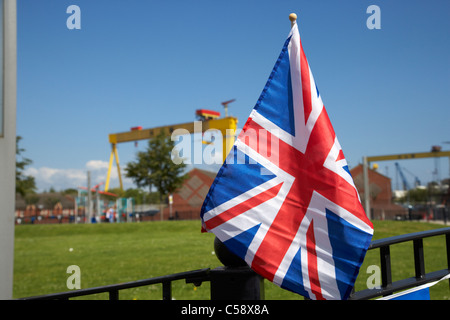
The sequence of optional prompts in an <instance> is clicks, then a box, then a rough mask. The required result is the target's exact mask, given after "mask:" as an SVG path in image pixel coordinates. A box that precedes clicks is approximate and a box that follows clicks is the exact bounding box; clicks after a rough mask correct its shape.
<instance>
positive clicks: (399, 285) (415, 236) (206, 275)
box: [22, 228, 450, 300]
mask: <svg viewBox="0 0 450 320" xmlns="http://www.w3.org/2000/svg"><path fill="white" fill-rule="evenodd" d="M442 235H445V241H446V256H447V269H442V270H438V271H433V272H429V273H426V272H425V260H424V247H423V239H424V238H429V237H434V236H442ZM407 241H412V242H413V248H414V250H413V255H414V267H415V276H414V277H411V278H407V279H403V280H399V281H395V282H392V269H391V254H390V247H391V246H392V245H395V244H398V243H404V242H407ZM374 249H380V265H381V286H380V288H378V289H377V288H373V289H364V290H361V291H357V292H353V293H352V294H351V295H350V300H366V299H371V298H375V297H379V296H386V295H390V294H392V293H394V292H396V291H401V290H405V289H409V288H413V287H416V286H419V285H422V284H426V283H429V282H433V281H437V280H439V279H442V278H443V277H445V276H446V275H448V274H450V228H442V229H435V230H429V231H423V232H417V233H411V234H405V235H400V236H395V237H390V238H385V239H380V240H374V241H372V243H371V244H370V246H369V249H368V250H374ZM244 269H245V268H244ZM244 269H243V268H242V267H238V268H235V269H233V268H228V269H227V268H225V269H223V267H222V269H221V268H220V267H219V268H217V269H213V270H210V269H209V268H206V269H200V270H193V271H187V272H181V273H176V274H171V275H165V276H160V277H156V278H150V279H144V280H138V281H132V282H126V283H121V284H113V285H107V286H102V287H95V288H88V289H79V290H74V291H67V292H62V293H54V294H47V295H41V296H33V297H27V298H22V299H25V300H54V299H64V300H67V299H70V298H74V297H80V296H87V295H92V294H98V293H108V294H109V300H118V299H119V291H120V290H125V289H131V288H136V287H142V286H149V285H155V284H162V298H163V300H171V299H172V282H173V281H176V280H185V281H186V283H193V284H194V285H196V286H199V285H200V284H201V283H202V282H205V281H211V282H215V285H214V287H215V289H214V290H215V292H221V291H222V290H221V288H220V287H218V286H221V285H223V283H227V282H229V281H226V277H227V276H228V275H230V276H231V278H230V279H232V278H236V274H241V275H242V276H243V277H245V279H243V281H244V282H245V281H246V279H250V278H254V277H255V273H254V272H252V271H251V270H250V269H248V270H246V269H245V270H244ZM218 274H219V276H217V275H218ZM224 277H225V278H224ZM216 279H218V280H217V281H216ZM243 281H241V280H239V282H240V283H241V282H243ZM245 283H247V286H248V285H250V286H254V287H255V290H253V292H251V293H248V292H250V291H252V290H249V288H243V286H241V288H239V289H238V290H241V291H242V292H243V293H242V292H229V294H228V296H229V297H234V298H235V299H236V297H244V299H248V298H249V297H250V299H260V297H261V298H262V297H264V292H263V291H264V287H263V285H260V283H259V281H258V279H254V280H253V281H248V282H245ZM212 287H213V286H212ZM250 289H252V288H250ZM211 290H213V289H212V288H211ZM224 290H228V291H230V288H229V286H228V288H226V289H224ZM244 291H245V292H244ZM213 296H214V294H213V292H211V297H212V298H213V299H214V297H213ZM216 296H217V295H216ZM219 296H220V297H221V298H224V295H223V294H220V295H219ZM252 297H253V298H252ZM221 298H220V299H221ZM225 298H226V296H225ZM237 299H239V298H237Z"/></svg>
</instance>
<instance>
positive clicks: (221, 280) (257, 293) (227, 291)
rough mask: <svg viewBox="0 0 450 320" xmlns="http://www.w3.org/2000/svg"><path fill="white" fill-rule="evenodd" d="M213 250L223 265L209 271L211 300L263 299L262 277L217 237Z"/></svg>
mask: <svg viewBox="0 0 450 320" xmlns="http://www.w3.org/2000/svg"><path fill="white" fill-rule="evenodd" d="M214 251H215V253H216V255H217V258H218V259H219V260H220V262H222V263H223V264H224V265H225V266H223V267H218V268H215V269H213V270H211V271H210V278H211V280H210V281H211V300H261V299H264V279H263V277H261V276H260V275H259V274H257V273H255V272H254V271H253V270H252V269H250V268H249V267H248V266H247V264H246V263H245V261H243V260H242V259H241V258H239V257H238V256H236V255H235V254H233V253H232V252H230V251H229V250H228V249H227V247H226V246H225V245H224V244H223V243H222V242H221V241H220V240H219V239H218V238H215V240H214Z"/></svg>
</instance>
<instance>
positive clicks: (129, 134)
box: [105, 100, 238, 192]
mask: <svg viewBox="0 0 450 320" xmlns="http://www.w3.org/2000/svg"><path fill="white" fill-rule="evenodd" d="M233 101H234V100H229V101H226V102H223V103H222V105H223V106H224V107H225V111H226V113H227V109H228V104H229V103H231V102H233ZM196 116H197V119H199V120H198V121H196V122H187V123H181V124H174V125H168V126H161V127H154V128H150V129H142V127H133V128H131V130H130V131H126V132H120V133H112V134H110V135H109V142H110V143H111V155H110V157H109V166H108V174H107V176H106V183H105V192H107V191H108V189H109V182H110V178H111V169H112V165H113V160H114V159H116V165H117V173H118V177H119V183H120V189H123V183H122V176H121V173H120V164H119V155H118V152H117V144H118V143H124V142H135V143H136V142H137V141H139V140H148V139H152V138H154V137H156V136H157V135H158V134H160V133H161V132H162V131H164V132H165V133H167V134H171V135H172V134H176V131H175V130H176V129H185V130H187V131H188V132H189V133H190V134H193V133H200V132H201V133H204V132H205V131H207V130H219V131H220V132H221V134H222V137H223V138H222V139H223V144H222V146H223V147H222V155H223V160H224V161H225V158H226V156H227V154H228V152H229V151H230V149H231V147H232V146H233V144H234V139H235V135H236V129H237V122H238V120H237V118H235V117H228V116H225V117H224V118H219V117H220V113H219V112H217V111H213V110H206V109H199V110H197V111H196ZM199 121H200V122H201V126H200V125H198V122H199Z"/></svg>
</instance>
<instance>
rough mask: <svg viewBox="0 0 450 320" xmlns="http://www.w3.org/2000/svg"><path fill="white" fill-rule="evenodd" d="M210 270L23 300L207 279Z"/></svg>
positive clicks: (72, 295) (63, 297)
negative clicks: (182, 280) (201, 278)
mask: <svg viewBox="0 0 450 320" xmlns="http://www.w3.org/2000/svg"><path fill="white" fill-rule="evenodd" d="M209 270H210V269H209V268H205V269H199V270H192V271H185V272H180V273H174V274H170V275H165V276H160V277H155V278H149V279H143V280H137V281H130V282H124V283H119V284H111V285H106V286H101V287H93V288H87V289H79V290H72V291H66V292H60V293H54V294H46V295H40V296H33V297H27V298H22V299H26V300H42V299H45V300H53V299H68V298H73V297H79V296H87V295H91V294H97V293H104V292H110V291H117V290H123V289H129V288H134V287H141V286H147V285H152V284H157V283H163V282H170V281H176V280H181V279H192V278H198V277H205V276H207V275H208V273H209ZM19 300H21V299H19Z"/></svg>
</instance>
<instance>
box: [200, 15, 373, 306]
mask: <svg viewBox="0 0 450 320" xmlns="http://www.w3.org/2000/svg"><path fill="white" fill-rule="evenodd" d="M201 218H202V229H203V231H208V232H213V233H214V234H215V235H216V236H217V237H218V238H219V239H220V240H221V241H222V242H223V243H224V244H225V245H226V246H227V248H228V249H229V250H230V251H232V252H233V253H235V254H236V255H237V256H239V257H241V258H242V259H244V260H245V261H246V263H247V264H248V265H249V266H250V267H251V268H252V269H253V270H255V271H256V272H257V273H259V274H260V275H262V276H263V277H265V278H267V279H268V280H270V281H272V282H274V283H275V284H277V285H279V286H280V287H282V288H285V289H288V290H290V291H293V292H296V293H299V294H301V295H303V296H306V297H308V298H310V299H347V298H348V296H349V295H350V292H351V290H352V288H353V286H354V282H355V279H356V277H357V275H358V272H359V268H360V266H361V264H362V262H363V259H364V256H365V254H366V251H367V248H368V246H369V244H370V241H371V239H372V234H373V226H372V223H371V222H370V221H369V219H368V218H367V216H366V214H365V212H364V210H363V207H362V205H361V202H360V199H359V196H358V192H357V190H356V187H355V185H354V183H353V179H352V177H351V175H350V171H349V169H348V166H347V162H346V160H345V157H344V154H343V152H342V149H341V146H340V144H339V142H338V140H337V138H336V134H335V132H334V130H333V127H332V125H331V123H330V120H329V118H328V115H327V112H326V110H325V108H324V105H323V102H322V99H321V97H320V94H319V91H318V89H317V86H316V84H315V82H314V78H313V75H312V73H311V71H310V68H309V65H308V62H307V60H306V57H305V54H304V52H303V48H302V44H301V41H300V34H299V31H298V27H297V24H296V23H295V24H294V25H293V27H292V30H291V32H290V33H289V36H288V38H287V40H286V42H285V44H284V46H283V49H282V51H281V54H280V56H279V58H278V60H277V62H276V64H275V67H274V68H273V70H272V73H271V75H270V77H269V80H268V81H267V84H266V86H265V88H264V90H263V92H262V94H261V96H260V98H259V99H258V101H257V103H256V106H255V107H254V109H253V110H252V112H251V114H250V117H249V118H248V120H247V122H246V123H245V125H244V128H243V130H242V132H241V133H240V134H239V136H238V138H237V140H236V142H235V144H234V145H233V148H232V150H231V151H230V153H229V154H228V156H227V159H226V161H225V162H224V164H223V166H222V168H221V169H220V171H219V172H218V174H217V176H216V178H215V180H214V182H213V184H212V186H211V188H210V190H209V193H208V195H207V196H206V198H205V201H204V203H203V207H202V210H201Z"/></svg>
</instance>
